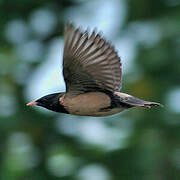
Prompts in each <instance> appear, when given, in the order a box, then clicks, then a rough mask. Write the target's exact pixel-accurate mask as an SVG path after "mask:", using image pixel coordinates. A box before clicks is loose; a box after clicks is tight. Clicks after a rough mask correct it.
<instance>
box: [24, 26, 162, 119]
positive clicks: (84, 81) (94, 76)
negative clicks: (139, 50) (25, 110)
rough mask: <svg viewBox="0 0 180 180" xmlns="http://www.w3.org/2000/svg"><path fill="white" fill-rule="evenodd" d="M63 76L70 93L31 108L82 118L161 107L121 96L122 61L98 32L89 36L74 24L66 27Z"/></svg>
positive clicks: (123, 94)
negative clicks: (127, 110) (134, 109)
mask: <svg viewBox="0 0 180 180" xmlns="http://www.w3.org/2000/svg"><path fill="white" fill-rule="evenodd" d="M63 76H64V80H65V84H66V92H60V93H54V94H49V95H46V96H44V97H41V98H40V99H37V100H35V101H32V102H30V103H28V104H27V106H32V105H37V106H42V107H44V108H47V109H49V110H52V111H55V112H60V113H67V114H74V115H80V116H107V115H112V114H116V113H119V112H121V111H123V110H125V109H128V108H132V107H147V108H150V107H151V106H161V104H159V103H156V102H149V101H144V100H142V99H139V98H136V97H134V96H131V95H129V94H126V93H122V92H120V89H121V79H122V66H121V59H120V57H119V56H118V54H117V52H116V51H115V49H114V47H113V46H112V45H110V44H109V43H108V42H107V41H106V40H105V39H104V38H103V37H102V36H101V35H100V34H99V33H96V30H94V31H93V32H92V33H89V32H88V30H86V31H85V32H82V31H81V29H80V28H75V27H74V25H72V24H67V25H66V26H65V30H64V53H63Z"/></svg>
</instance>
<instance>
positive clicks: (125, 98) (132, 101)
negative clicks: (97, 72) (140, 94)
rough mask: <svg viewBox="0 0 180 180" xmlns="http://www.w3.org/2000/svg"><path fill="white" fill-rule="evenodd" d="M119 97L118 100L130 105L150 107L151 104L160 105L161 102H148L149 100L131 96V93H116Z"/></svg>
mask: <svg viewBox="0 0 180 180" xmlns="http://www.w3.org/2000/svg"><path fill="white" fill-rule="evenodd" d="M116 95H118V96H119V97H120V101H121V102H123V103H125V104H127V105H130V106H132V107H145V108H151V107H152V106H161V107H163V105H162V104H160V103H156V102H150V101H144V100H142V99H139V98H136V97H133V96H131V95H128V94H125V93H119V92H118V93H116Z"/></svg>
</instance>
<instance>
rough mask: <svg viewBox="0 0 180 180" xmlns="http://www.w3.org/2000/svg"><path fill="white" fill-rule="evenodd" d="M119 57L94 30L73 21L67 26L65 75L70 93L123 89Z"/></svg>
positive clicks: (64, 58)
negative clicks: (83, 29)
mask: <svg viewBox="0 0 180 180" xmlns="http://www.w3.org/2000/svg"><path fill="white" fill-rule="evenodd" d="M121 74H122V72H121V62H120V57H119V56H118V54H117V52H116V51H115V50H114V47H113V46H111V45H110V44H109V43H108V42H106V41H105V40H104V38H102V37H101V35H100V34H98V33H96V31H95V30H94V31H93V32H92V33H91V34H90V35H89V33H88V31H87V30H86V31H85V32H84V33H82V32H81V30H80V28H77V29H75V28H74V26H73V25H72V24H68V25H67V26H66V27H65V44H64V55H63V75H64V80H65V83H66V91H67V92H77V93H81V92H84V91H97V90H109V91H112V92H114V91H120V87H121V76H122V75H121Z"/></svg>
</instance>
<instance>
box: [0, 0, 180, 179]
mask: <svg viewBox="0 0 180 180" xmlns="http://www.w3.org/2000/svg"><path fill="white" fill-rule="evenodd" d="M66 22H74V24H75V25H76V26H82V29H84V30H85V29H86V28H87V27H90V29H91V30H92V29H93V28H95V27H97V29H98V30H99V31H100V30H102V31H103V35H104V36H105V37H106V39H107V40H109V41H110V42H112V44H113V45H115V47H116V49H117V50H118V53H119V55H120V56H121V59H122V64H123V74H124V76H123V88H122V92H127V93H129V94H132V95H134V96H138V97H140V98H144V99H146V100H151V101H157V102H160V103H162V104H164V105H165V107H164V108H158V107H157V108H152V109H138V108H134V109H131V110H127V111H125V112H123V113H120V114H118V115H115V116H109V117H106V118H91V117H78V116H71V115H64V114H58V113H53V112H50V111H47V110H44V109H41V108H39V107H32V108H31V107H26V106H25V104H26V103H27V102H29V101H31V100H34V99H36V98H39V97H41V96H43V95H46V94H48V93H54V92H59V91H63V90H64V89H65V86H64V82H63V78H62V72H61V71H62V67H61V63H62V48H63V29H64V25H65V23H66ZM0 179H2V180H11V179H12V180H50V179H51V180H55V179H62V180H74V179H75V180H120V179H122V180H166V179H168V180H176V179H177V180H179V179H180V1H179V0H119V1H118V0H109V1H108V0H91V1H88V0H59V1H58V0H54V1H47V0H39V1H37V0H31V1H27V0H13V1H12V0H0Z"/></svg>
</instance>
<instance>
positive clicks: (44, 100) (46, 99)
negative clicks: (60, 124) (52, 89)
mask: <svg viewBox="0 0 180 180" xmlns="http://www.w3.org/2000/svg"><path fill="white" fill-rule="evenodd" d="M62 95H64V93H54V94H49V95H46V96H43V97H41V98H39V99H37V100H36V101H32V102H30V103H28V104H27V106H32V105H37V106H41V107H44V108H46V109H49V110H51V111H55V112H61V113H68V112H67V110H66V109H65V108H64V106H63V105H61V104H60V103H59V98H60V97H61V96H62Z"/></svg>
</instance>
